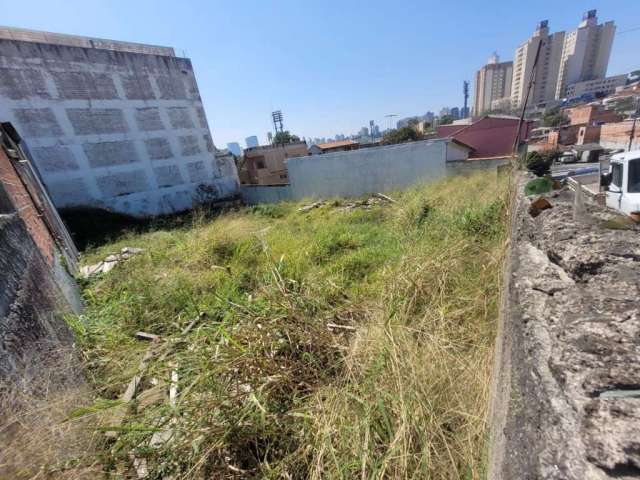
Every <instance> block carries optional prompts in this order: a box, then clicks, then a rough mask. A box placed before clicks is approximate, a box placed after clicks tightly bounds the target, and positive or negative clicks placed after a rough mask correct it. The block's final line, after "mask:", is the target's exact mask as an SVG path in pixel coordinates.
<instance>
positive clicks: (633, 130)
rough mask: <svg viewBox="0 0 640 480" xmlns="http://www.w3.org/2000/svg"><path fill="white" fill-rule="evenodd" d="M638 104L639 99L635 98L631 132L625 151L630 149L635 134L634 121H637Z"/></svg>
mask: <svg viewBox="0 0 640 480" xmlns="http://www.w3.org/2000/svg"><path fill="white" fill-rule="evenodd" d="M639 104H640V99H636V111H635V112H634V114H633V123H632V124H631V133H630V134H629V146H628V147H627V152H630V151H631V146H632V145H633V137H635V135H636V122H637V121H638V115H639V114H640V112H639V111H638V110H639V108H638V105H639Z"/></svg>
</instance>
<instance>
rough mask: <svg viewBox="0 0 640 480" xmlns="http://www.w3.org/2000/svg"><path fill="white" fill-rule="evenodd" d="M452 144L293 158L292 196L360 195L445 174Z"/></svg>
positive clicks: (432, 143)
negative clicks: (448, 147) (449, 146)
mask: <svg viewBox="0 0 640 480" xmlns="http://www.w3.org/2000/svg"><path fill="white" fill-rule="evenodd" d="M448 143H449V142H447V141H422V142H410V143H404V144H400V145H390V146H385V147H377V148H364V149H360V150H352V151H347V152H336V153H329V154H325V155H311V156H307V157H298V158H291V159H289V160H287V170H288V172H289V181H290V183H291V193H292V198H293V199H294V200H297V199H301V198H306V197H357V196H360V195H365V194H368V193H375V192H386V191H390V190H395V189H399V188H404V187H407V186H409V185H412V184H413V183H416V182H417V181H420V180H429V179H435V178H439V177H442V176H444V175H445V173H446V167H445V164H446V156H447V144H448Z"/></svg>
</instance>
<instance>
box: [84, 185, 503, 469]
mask: <svg viewBox="0 0 640 480" xmlns="http://www.w3.org/2000/svg"><path fill="white" fill-rule="evenodd" d="M505 192H506V188H505V185H504V184H503V182H500V181H497V180H496V178H495V174H490V173H482V174H476V175H472V176H468V177H454V178H448V179H445V180H442V181H439V182H436V183H434V184H431V185H422V186H418V187H415V188H412V189H409V190H407V191H405V192H396V193H395V194H394V195H393V196H394V197H395V198H396V200H397V203H385V202H373V203H371V204H363V205H359V206H357V207H356V208H350V207H348V205H347V203H348V202H343V201H339V200H336V201H334V202H329V203H327V204H326V205H325V206H323V207H321V208H317V209H314V210H312V211H310V212H308V213H300V212H298V211H297V207H298V205H293V204H282V205H276V206H261V207H255V208H252V209H245V210H243V211H240V212H236V213H230V214H228V215H225V216H222V217H219V218H216V219H215V220H213V221H208V220H207V219H206V217H202V216H195V217H194V219H193V221H192V223H191V224H189V225H185V227H184V228H180V229H173V230H159V231H156V232H152V233H146V234H143V235H135V234H132V235H130V236H127V237H124V238H122V239H120V240H118V241H117V242H116V243H114V244H112V245H109V246H107V247H103V248H102V249H100V250H98V251H96V252H93V253H91V254H90V255H89V259H90V260H91V259H92V258H98V257H101V256H104V255H105V254H106V253H108V252H109V251H111V250H117V249H119V248H121V247H122V246H125V245H127V246H141V247H143V248H146V252H145V253H144V254H142V255H140V256H137V257H136V258H134V259H132V260H130V261H128V262H127V263H125V264H124V265H122V266H120V267H118V268H117V269H116V270H114V271H112V272H111V273H110V274H108V275H105V276H103V277H101V278H97V279H94V280H91V281H90V282H88V283H87V284H86V285H85V296H86V298H87V301H88V305H89V308H88V311H87V315H86V318H85V319H84V322H80V321H72V324H73V325H74V328H75V330H76V333H77V336H78V339H79V342H80V344H81V346H82V348H83V350H84V354H85V357H86V359H87V362H86V367H87V371H88V374H89V378H90V379H91V381H92V385H93V387H94V389H95V391H96V392H97V394H98V395H99V396H100V397H101V399H102V401H103V403H101V404H100V405H101V407H100V408H102V407H104V406H105V405H109V403H108V402H107V403H105V401H109V400H114V399H117V398H118V396H119V395H121V393H122V392H123V390H124V388H125V386H126V384H127V382H128V381H129V379H130V378H131V377H132V376H133V374H134V373H135V371H136V368H137V365H138V363H139V360H140V358H141V357H142V355H143V354H144V351H145V350H146V348H147V345H145V344H143V343H142V342H140V341H139V340H136V339H135V337H134V333H135V332H136V331H138V330H144V331H148V332H150V333H155V334H158V335H160V336H161V337H162V338H163V339H164V340H163V341H164V342H165V344H166V345H167V349H168V351H169V352H170V354H167V355H164V356H162V358H155V359H153V360H152V361H151V363H150V366H149V368H148V371H147V372H146V375H145V380H143V384H142V385H141V390H145V389H151V388H152V387H153V382H155V383H158V382H159V383H160V384H161V385H162V384H163V382H164V384H165V385H168V384H169V382H170V381H171V374H172V372H173V373H175V374H176V375H177V376H178V378H179V380H178V382H177V390H178V397H177V401H176V403H175V405H170V404H169V403H168V402H167V401H166V400H162V401H158V402H155V403H153V402H151V403H146V404H145V405H142V402H132V404H131V405H127V406H126V407H127V409H126V413H127V415H126V417H125V421H124V423H123V424H122V425H121V426H119V428H118V432H119V435H118V437H117V439H116V440H115V441H113V442H111V443H105V449H104V450H103V452H102V454H103V456H104V459H105V461H104V462H103V465H104V468H105V470H106V471H107V472H114V471H119V470H120V471H122V469H123V468H124V469H126V468H128V469H129V470H128V471H129V472H130V473H131V472H132V470H131V456H132V455H134V456H135V457H136V458H144V459H145V461H147V463H148V466H149V469H150V471H151V474H150V475H151V478H164V477H167V476H172V477H173V478H290V479H293V478H299V479H303V478H394V479H396V478H397V479H404V478H434V479H435V478H442V479H448V478H469V479H473V478H481V477H482V475H483V468H484V467H483V465H484V460H483V456H484V454H483V452H484V435H485V423H486V413H487V396H488V388H489V371H490V364H491V361H490V360H491V355H492V346H493V341H494V336H495V327H496V318H497V301H498V295H499V281H498V279H499V276H500V269H501V263H502V252H503V249H504V238H505V237H504V234H505V216H506V202H507V199H506V196H505ZM194 318H198V319H199V320H198V323H197V325H196V327H195V328H193V329H192V330H191V331H190V332H189V333H188V334H187V335H185V336H182V335H181V334H180V332H181V330H183V329H184V327H185V326H186V325H188V324H189V323H190V322H191V321H192V320H193V319H194ZM332 323H333V324H338V325H342V326H344V327H347V328H343V329H340V328H337V329H336V328H328V325H329V324H332ZM97 409H98V408H97ZM159 431H166V432H168V437H169V438H168V440H167V441H165V442H163V443H161V444H157V443H154V442H153V437H154V434H156V433H157V432H159Z"/></svg>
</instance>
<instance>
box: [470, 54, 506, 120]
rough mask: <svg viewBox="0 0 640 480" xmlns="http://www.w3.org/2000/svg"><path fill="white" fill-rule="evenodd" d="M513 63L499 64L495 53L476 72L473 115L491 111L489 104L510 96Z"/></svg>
mask: <svg viewBox="0 0 640 480" xmlns="http://www.w3.org/2000/svg"><path fill="white" fill-rule="evenodd" d="M512 76H513V62H502V63H501V62H500V58H499V57H498V54H497V53H494V54H493V55H491V57H490V58H489V61H488V62H487V64H486V65H485V66H484V67H482V68H481V69H480V70H478V71H477V72H476V86H475V87H476V88H475V92H474V94H475V97H474V102H473V112H474V114H475V115H482V114H483V113H485V112H488V111H490V110H491V102H493V101H494V100H497V99H499V98H503V97H508V96H510V95H511V81H512Z"/></svg>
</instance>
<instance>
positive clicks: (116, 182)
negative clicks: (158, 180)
mask: <svg viewBox="0 0 640 480" xmlns="http://www.w3.org/2000/svg"><path fill="white" fill-rule="evenodd" d="M96 182H97V183H98V188H100V191H101V192H102V194H103V195H104V197H106V198H108V197H118V196H121V195H128V194H131V193H137V192H144V191H145V190H149V183H148V181H147V175H146V174H145V172H144V170H134V171H131V172H117V173H112V174H110V175H105V176H103V177H98V178H97V179H96Z"/></svg>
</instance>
